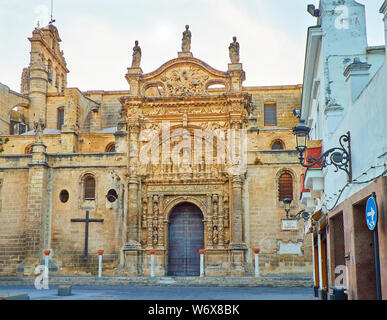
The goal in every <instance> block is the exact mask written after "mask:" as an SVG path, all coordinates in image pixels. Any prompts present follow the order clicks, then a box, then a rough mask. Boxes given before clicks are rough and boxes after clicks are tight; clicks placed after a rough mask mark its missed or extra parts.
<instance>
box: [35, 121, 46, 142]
mask: <svg viewBox="0 0 387 320" xmlns="http://www.w3.org/2000/svg"><path fill="white" fill-rule="evenodd" d="M44 127H45V125H44V121H43V120H42V119H40V120H39V122H34V131H35V142H43V130H44Z"/></svg>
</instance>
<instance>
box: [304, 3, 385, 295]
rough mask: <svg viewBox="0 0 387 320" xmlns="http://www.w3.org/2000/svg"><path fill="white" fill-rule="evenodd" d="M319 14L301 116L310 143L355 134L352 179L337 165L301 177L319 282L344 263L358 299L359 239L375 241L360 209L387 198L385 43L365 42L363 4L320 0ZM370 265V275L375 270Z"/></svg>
mask: <svg viewBox="0 0 387 320" xmlns="http://www.w3.org/2000/svg"><path fill="white" fill-rule="evenodd" d="M375 1H376V0H375ZM381 2H382V1H381ZM381 4H382V3H381ZM386 7H387V1H385V2H384V4H383V6H382V7H381V10H380V12H381V13H382V14H383V16H381V19H382V18H384V22H385V32H386V39H387V9H386ZM316 15H317V16H319V17H318V18H317V25H316V26H313V27H310V28H309V29H308V39H307V48H306V59H305V70H304V87H303V96H302V108H301V120H304V121H305V124H306V125H307V126H308V127H310V128H311V131H310V135H309V137H310V140H311V141H310V145H311V146H312V147H316V144H317V147H318V145H321V149H322V150H321V153H324V152H325V151H327V150H329V149H330V148H334V147H340V144H339V139H340V137H341V136H342V135H345V134H347V133H348V132H349V133H350V150H351V171H352V177H351V178H352V179H348V178H349V177H348V175H347V173H346V172H344V171H342V170H339V171H338V172H335V167H334V166H332V165H330V166H327V167H325V168H313V169H308V170H306V172H305V178H304V181H303V184H304V186H305V189H307V190H306V191H305V192H304V193H303V194H302V196H301V200H302V202H303V203H304V204H305V205H306V206H307V209H308V211H309V212H311V213H312V214H313V219H314V226H313V220H312V223H311V225H310V228H309V231H311V230H313V232H314V234H315V236H314V237H312V238H313V239H314V247H315V253H314V259H315V270H314V271H315V286H316V287H318V288H319V289H320V294H321V296H322V297H323V296H324V294H325V293H326V292H327V291H329V287H330V286H334V285H335V279H337V274H335V269H336V267H338V266H339V265H344V266H345V268H346V272H347V275H348V281H347V283H345V286H346V287H347V288H348V296H349V298H350V299H357V298H361V297H363V296H362V293H360V291H363V294H365V293H364V292H365V291H364V290H360V289H361V288H362V286H363V282H364V281H365V280H363V279H362V277H363V275H362V274H361V273H360V271H359V270H360V269H359V266H360V264H358V263H360V261H361V262H362V264H364V261H363V260H364V259H363V258H362V256H361V255H360V251H359V249H357V247H359V245H358V243H357V241H358V240H357V239H360V238H361V237H360V235H362V234H364V238H365V239H367V240H364V239H363V240H364V241H365V242H367V241H368V242H370V241H369V234H367V232H366V230H363V229H362V228H363V227H364V226H363V225H361V227H360V226H358V225H359V224H363V222H362V221H363V220H364V223H365V214H364V217H362V218H361V219H363V218H364V219H363V220H358V219H359V214H360V213H361V212H362V210H363V206H364V201H365V199H367V198H368V197H369V196H370V195H371V194H372V192H374V191H373V189H375V192H376V193H377V200H378V203H379V204H380V206H381V208H382V206H383V205H384V202H385V201H386V200H385V192H386V190H387V188H385V186H386V185H387V182H386V178H385V176H384V177H383V174H384V175H385V173H386V172H385V170H386V167H385V166H386V163H387V63H385V46H378V47H369V46H368V45H367V35H366V19H365V7H364V5H362V4H359V3H357V2H356V1H354V0H343V1H333V0H321V1H320V7H319V12H318V11H317V12H316ZM344 146H345V147H347V145H346V144H344ZM379 180H380V181H379ZM308 189H309V190H308ZM358 211H359V212H358ZM363 211H364V210H363ZM381 211H383V210H381ZM381 214H382V217H381V221H382V222H380V223H379V231H380V232H379V242H380V243H381V250H382V249H383V248H385V249H383V250H385V251H387V235H386V232H387V228H384V224H385V222H384V221H383V213H381ZM386 215H387V212H386ZM386 218H387V217H386V216H384V219H386ZM338 219H339V220H338ZM358 221H359V222H358ZM335 223H336V224H335ZM363 240H362V241H363ZM359 241H360V240H359ZM368 242H367V243H368ZM369 245H370V244H369V243H368V246H369ZM356 253H357V259H356ZM324 255H325V257H324ZM366 255H369V257H368V258H367V259H369V260H370V261H371V260H372V259H371V254H370V253H369V252H368V251H367V253H366ZM380 255H381V256H380V262H381V267H382V268H381V273H382V288H383V290H382V291H383V292H384V297H385V298H387V252H386V253H384V252H380ZM369 272H370V274H369V275H368V276H372V272H373V271H372V270H371V271H369ZM370 290H371V291H372V290H373V289H370ZM369 294H370V295H372V294H373V293H369Z"/></svg>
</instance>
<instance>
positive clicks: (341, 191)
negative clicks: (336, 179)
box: [322, 164, 387, 211]
mask: <svg viewBox="0 0 387 320" xmlns="http://www.w3.org/2000/svg"><path fill="white" fill-rule="evenodd" d="M380 167H384V171H383V172H382V173H381V174H379V175H378V176H376V177H374V178H372V179H369V180H367V181H356V180H357V179H359V178H360V177H362V176H363V175H366V174H367V172H368V171H369V170H371V169H376V168H380ZM386 174H387V169H386V164H384V165H380V166H371V167H370V168H369V169H368V170H367V171H365V172H364V173H362V174H361V175H360V176H359V177H358V178H356V179H355V180H353V181H352V182H347V184H346V185H345V186H344V187H343V188H342V189H341V190H339V191H340V193H339V195H338V196H337V199H336V202H335V204H334V205H333V207H332V208H327V206H326V205H325V204H323V205H322V206H323V207H324V208H325V209H326V210H327V211H331V210H333V209H334V208H335V207H336V206H337V204H338V202H339V200H340V198H341V196H342V194H343V192H344V190H345V189H346V188H347V187H349V186H350V185H360V184H366V183H370V182H372V181H374V180H376V179H379V178H381V177H383V176H384V175H386Z"/></svg>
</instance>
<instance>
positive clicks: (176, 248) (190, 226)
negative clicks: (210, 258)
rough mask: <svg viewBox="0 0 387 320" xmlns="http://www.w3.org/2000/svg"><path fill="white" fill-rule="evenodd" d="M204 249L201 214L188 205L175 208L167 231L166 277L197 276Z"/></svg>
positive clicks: (191, 205) (196, 208)
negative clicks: (200, 252)
mask: <svg viewBox="0 0 387 320" xmlns="http://www.w3.org/2000/svg"><path fill="white" fill-rule="evenodd" d="M203 248H204V226H203V214H202V212H201V211H200V209H199V208H198V207H197V206H195V205H193V204H190V203H183V204H180V205H178V206H176V207H175V208H174V209H173V211H172V212H171V214H170V218H169V229H168V275H169V276H180V277H183V276H199V275H200V254H199V249H203Z"/></svg>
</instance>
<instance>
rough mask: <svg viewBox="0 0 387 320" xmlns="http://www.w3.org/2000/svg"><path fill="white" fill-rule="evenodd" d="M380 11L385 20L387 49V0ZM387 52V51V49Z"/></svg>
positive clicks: (386, 43)
mask: <svg viewBox="0 0 387 320" xmlns="http://www.w3.org/2000/svg"><path fill="white" fill-rule="evenodd" d="M379 12H380V13H381V14H383V21H384V39H385V45H386V49H387V0H385V1H384V3H383V5H382V7H381V8H380V10H379ZM386 54H387V51H386Z"/></svg>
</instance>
